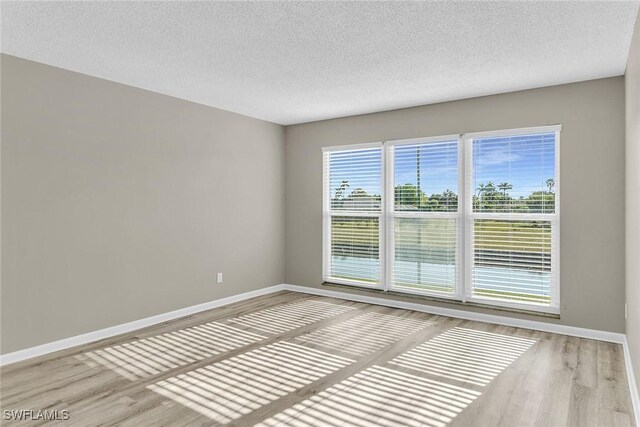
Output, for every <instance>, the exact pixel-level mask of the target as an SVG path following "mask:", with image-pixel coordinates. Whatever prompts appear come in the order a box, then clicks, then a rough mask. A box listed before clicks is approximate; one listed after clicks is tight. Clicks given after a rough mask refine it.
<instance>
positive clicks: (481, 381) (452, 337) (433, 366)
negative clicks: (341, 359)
mask: <svg viewBox="0 0 640 427" xmlns="http://www.w3.org/2000/svg"><path fill="white" fill-rule="evenodd" d="M536 342H537V340H535V339H529V338H522V337H516V336H511V335H503V334H496V333H491V332H483V331H477V330H474V329H465V328H452V329H450V330H448V331H447V332H445V333H443V334H440V335H438V336H436V337H434V338H432V339H431V340H429V341H426V342H425V343H423V344H420V345H419V346H417V347H415V348H414V349H412V350H409V351H407V352H405V353H403V354H401V355H400V356H398V357H396V358H395V359H393V360H391V361H390V362H389V363H390V364H392V365H397V366H402V367H405V368H410V369H413V370H416V371H420V372H426V373H428V374H431V375H436V376H440V377H445V378H447V379H452V380H456V381H460V382H463V383H471V384H475V385H479V386H485V385H487V384H489V382H491V380H493V379H494V378H495V377H496V376H497V375H498V374H500V372H502V371H503V370H504V369H505V368H507V367H508V366H509V365H510V364H511V363H513V362H514V361H515V360H516V359H517V358H518V357H520V356H521V355H522V354H523V353H524V352H525V351H527V350H528V349H529V348H530V347H531V346H532V345H533V344H535V343H536Z"/></svg>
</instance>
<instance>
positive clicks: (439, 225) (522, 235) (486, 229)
mask: <svg viewBox="0 0 640 427" xmlns="http://www.w3.org/2000/svg"><path fill="white" fill-rule="evenodd" d="M454 227H455V226H454V225H453V220H449V219H445V220H416V219H405V218H402V219H400V220H399V221H398V222H397V223H396V234H397V235H398V236H400V237H401V238H402V244H403V245H406V246H413V245H422V246H429V247H431V248H434V249H437V248H455V244H456V243H455V242H456V238H455V228H454ZM474 228H475V230H474V231H475V233H474V234H475V246H474V247H475V249H476V250H495V251H513V252H535V253H542V254H550V253H551V225H550V223H549V222H544V221H528V222H524V221H497V220H476V221H475V222H474ZM331 243H332V244H336V245H343V246H348V245H355V246H369V247H372V246H377V244H378V219H364V218H357V219H353V218H344V219H343V218H341V217H337V218H336V217H334V218H333V219H332V236H331Z"/></svg>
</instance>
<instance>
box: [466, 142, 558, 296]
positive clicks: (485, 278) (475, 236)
mask: <svg viewBox="0 0 640 427" xmlns="http://www.w3.org/2000/svg"><path fill="white" fill-rule="evenodd" d="M471 144H472V145H471V153H472V158H471V170H470V171H467V173H469V172H470V177H471V179H470V184H471V185H470V187H471V188H470V191H468V193H469V194H467V197H468V198H470V200H469V205H470V206H471V212H467V217H468V221H467V232H468V234H469V240H470V244H471V253H470V256H469V258H470V259H469V260H468V262H470V263H471V266H470V275H471V283H470V285H471V286H470V291H469V294H470V297H471V298H476V299H482V300H488V301H491V300H498V301H505V302H508V303H516V304H523V303H524V304H536V305H543V306H552V305H554V304H555V303H556V302H555V301H554V300H553V299H554V292H555V291H556V289H554V286H557V283H556V282H557V281H556V280H554V278H555V274H556V273H557V272H556V271H554V268H555V265H554V262H553V259H554V258H553V257H554V256H557V254H556V253H555V252H554V251H555V238H554V231H555V229H556V227H557V215H556V178H557V177H556V133H555V132H546V133H537V134H528V135H515V136H509V135H504V136H491V137H486V138H478V139H472V141H471Z"/></svg>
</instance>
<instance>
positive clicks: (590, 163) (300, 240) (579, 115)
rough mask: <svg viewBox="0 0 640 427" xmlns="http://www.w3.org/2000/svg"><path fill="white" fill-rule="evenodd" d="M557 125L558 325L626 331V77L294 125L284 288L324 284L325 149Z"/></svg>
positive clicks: (288, 159) (290, 145)
mask: <svg viewBox="0 0 640 427" xmlns="http://www.w3.org/2000/svg"><path fill="white" fill-rule="evenodd" d="M556 123H561V124H562V125H563V128H562V134H561V143H560V144H561V149H560V152H561V175H560V178H561V183H562V190H561V191H562V200H561V212H562V213H561V231H560V233H561V236H560V245H561V250H560V252H561V272H560V274H561V319H560V320H559V321H557V320H553V321H556V322H558V323H562V324H566V325H572V326H579V327H584V328H594V329H601V330H606V331H614V332H624V329H625V322H624V315H623V304H624V286H625V285H624V256H625V255H624V232H625V231H624V197H625V196H624V178H625V177H624V162H625V160H624V150H625V143H624V141H625V138H624V79H623V78H622V77H615V78H609V79H602V80H594V81H589V82H583V83H574V84H568V85H562V86H555V87H548V88H543V89H535V90H528V91H522V92H514V93H508V94H502V95H494V96H487V97H482V98H474V99H467V100H463V101H455V102H448V103H442V104H434V105H428V106H423V107H416V108H409V109H403V110H395V111H389V112H383V113H376V114H367V115H362V116H355V117H347V118H342V119H334V120H327V121H322V122H315V123H308V124H302V125H296V126H290V127H287V129H286V154H285V155H286V159H285V166H286V191H285V193H286V194H287V199H286V262H285V264H286V281H287V283H291V284H295V285H304V286H310V287H319V286H321V281H322V272H321V269H322V266H321V264H322V262H321V260H322V256H321V255H322V179H321V178H322V156H321V147H323V146H332V145H340V144H355V143H361V142H372V141H384V140H392V139H404V138H412V137H422V136H436V135H445V134H452V133H458V132H472V131H485V130H496V129H509V128H518V127H529V126H539V125H546V124H556ZM352 292H356V291H352ZM376 295H378V294H376ZM397 299H400V298H397ZM433 305H444V306H450V307H455V308H459V306H453V305H450V304H449V305H447V304H435V303H433ZM476 311H486V310H476ZM514 316H515V315H514ZM519 317H523V316H519ZM524 317H526V316H524ZM536 318H537V317H536ZM549 321H552V320H549Z"/></svg>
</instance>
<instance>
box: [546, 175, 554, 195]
mask: <svg viewBox="0 0 640 427" xmlns="http://www.w3.org/2000/svg"><path fill="white" fill-rule="evenodd" d="M546 182H547V188H548V189H549V193H553V189H554V188H555V186H556V181H555V180H554V179H553V178H549V179H547V181H546Z"/></svg>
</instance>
